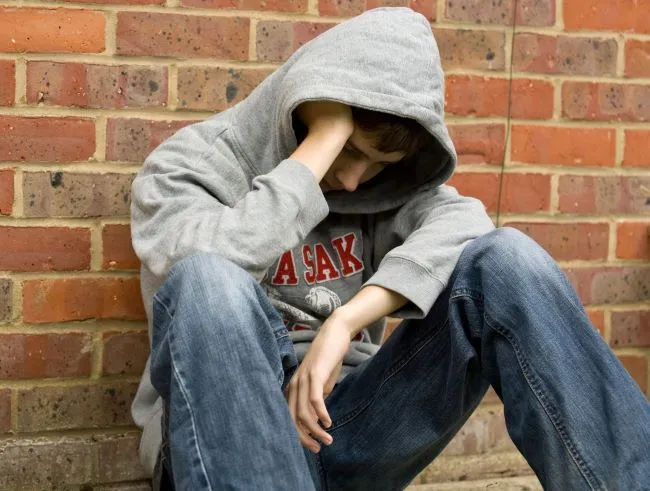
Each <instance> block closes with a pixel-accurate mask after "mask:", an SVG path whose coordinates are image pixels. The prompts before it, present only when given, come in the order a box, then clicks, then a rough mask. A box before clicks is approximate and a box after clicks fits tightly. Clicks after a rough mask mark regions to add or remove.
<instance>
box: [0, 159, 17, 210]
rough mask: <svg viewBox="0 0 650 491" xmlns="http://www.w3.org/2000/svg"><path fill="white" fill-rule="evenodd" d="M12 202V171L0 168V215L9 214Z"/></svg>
mask: <svg viewBox="0 0 650 491" xmlns="http://www.w3.org/2000/svg"><path fill="white" fill-rule="evenodd" d="M13 203H14V173H13V171H11V170H0V215H11V210H12V208H13Z"/></svg>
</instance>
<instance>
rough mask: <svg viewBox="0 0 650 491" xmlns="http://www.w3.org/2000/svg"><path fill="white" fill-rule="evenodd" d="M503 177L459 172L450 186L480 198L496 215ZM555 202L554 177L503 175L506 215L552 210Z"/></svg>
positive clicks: (503, 200)
mask: <svg viewBox="0 0 650 491" xmlns="http://www.w3.org/2000/svg"><path fill="white" fill-rule="evenodd" d="M499 178H500V175H499V174H496V173H481V172H462V173H461V172H457V173H456V174H454V175H453V176H452V178H451V179H450V181H449V184H451V185H452V186H455V187H456V188H457V189H458V192H460V193H461V194H463V195H466V196H472V197H475V198H478V199H480V200H481V201H482V202H483V204H485V207H486V208H487V210H488V212H490V213H492V212H496V211H497V207H498V201H499ZM550 200H551V178H550V176H548V175H542V174H518V173H508V174H504V175H503V194H502V196H501V211H502V212H503V213H534V212H537V211H548V208H549V205H550Z"/></svg>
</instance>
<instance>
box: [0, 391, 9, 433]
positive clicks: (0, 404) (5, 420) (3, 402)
mask: <svg viewBox="0 0 650 491" xmlns="http://www.w3.org/2000/svg"><path fill="white" fill-rule="evenodd" d="M10 429H11V391H10V390H9V389H0V434H2V433H7V432H8V431H9V430H10Z"/></svg>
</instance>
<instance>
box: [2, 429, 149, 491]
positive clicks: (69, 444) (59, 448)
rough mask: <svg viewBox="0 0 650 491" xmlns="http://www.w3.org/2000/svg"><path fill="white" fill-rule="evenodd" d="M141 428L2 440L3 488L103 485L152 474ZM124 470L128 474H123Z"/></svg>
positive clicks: (68, 487) (65, 487)
mask: <svg viewBox="0 0 650 491" xmlns="http://www.w3.org/2000/svg"><path fill="white" fill-rule="evenodd" d="M139 437H140V434H139V432H121V433H118V434H115V433H112V434H110V435H107V434H102V433H100V432H97V431H95V432H94V433H93V434H91V435H84V436H71V435H69V434H68V435H55V436H51V437H49V436H36V437H23V438H12V439H5V440H3V441H2V442H1V443H0V489H7V490H9V489H13V490H18V489H58V490H62V489H65V490H70V491H72V490H73V489H77V490H78V489H79V488H80V487H81V488H82V489H91V487H90V486H91V485H92V486H93V487H92V489H97V488H95V487H94V485H95V484H96V483H98V482H104V483H110V482H115V481H135V480H138V479H144V478H145V477H147V476H146V474H145V473H144V470H143V469H142V468H141V467H140V464H139V459H138V457H137V445H138V440H139ZM122 476H127V477H125V478H122Z"/></svg>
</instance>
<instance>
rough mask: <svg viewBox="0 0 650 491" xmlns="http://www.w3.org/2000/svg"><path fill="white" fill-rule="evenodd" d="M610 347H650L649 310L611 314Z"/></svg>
mask: <svg viewBox="0 0 650 491" xmlns="http://www.w3.org/2000/svg"><path fill="white" fill-rule="evenodd" d="M611 345H612V346H613V347H621V346H650V310H636V311H631V312H612V340H611Z"/></svg>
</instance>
